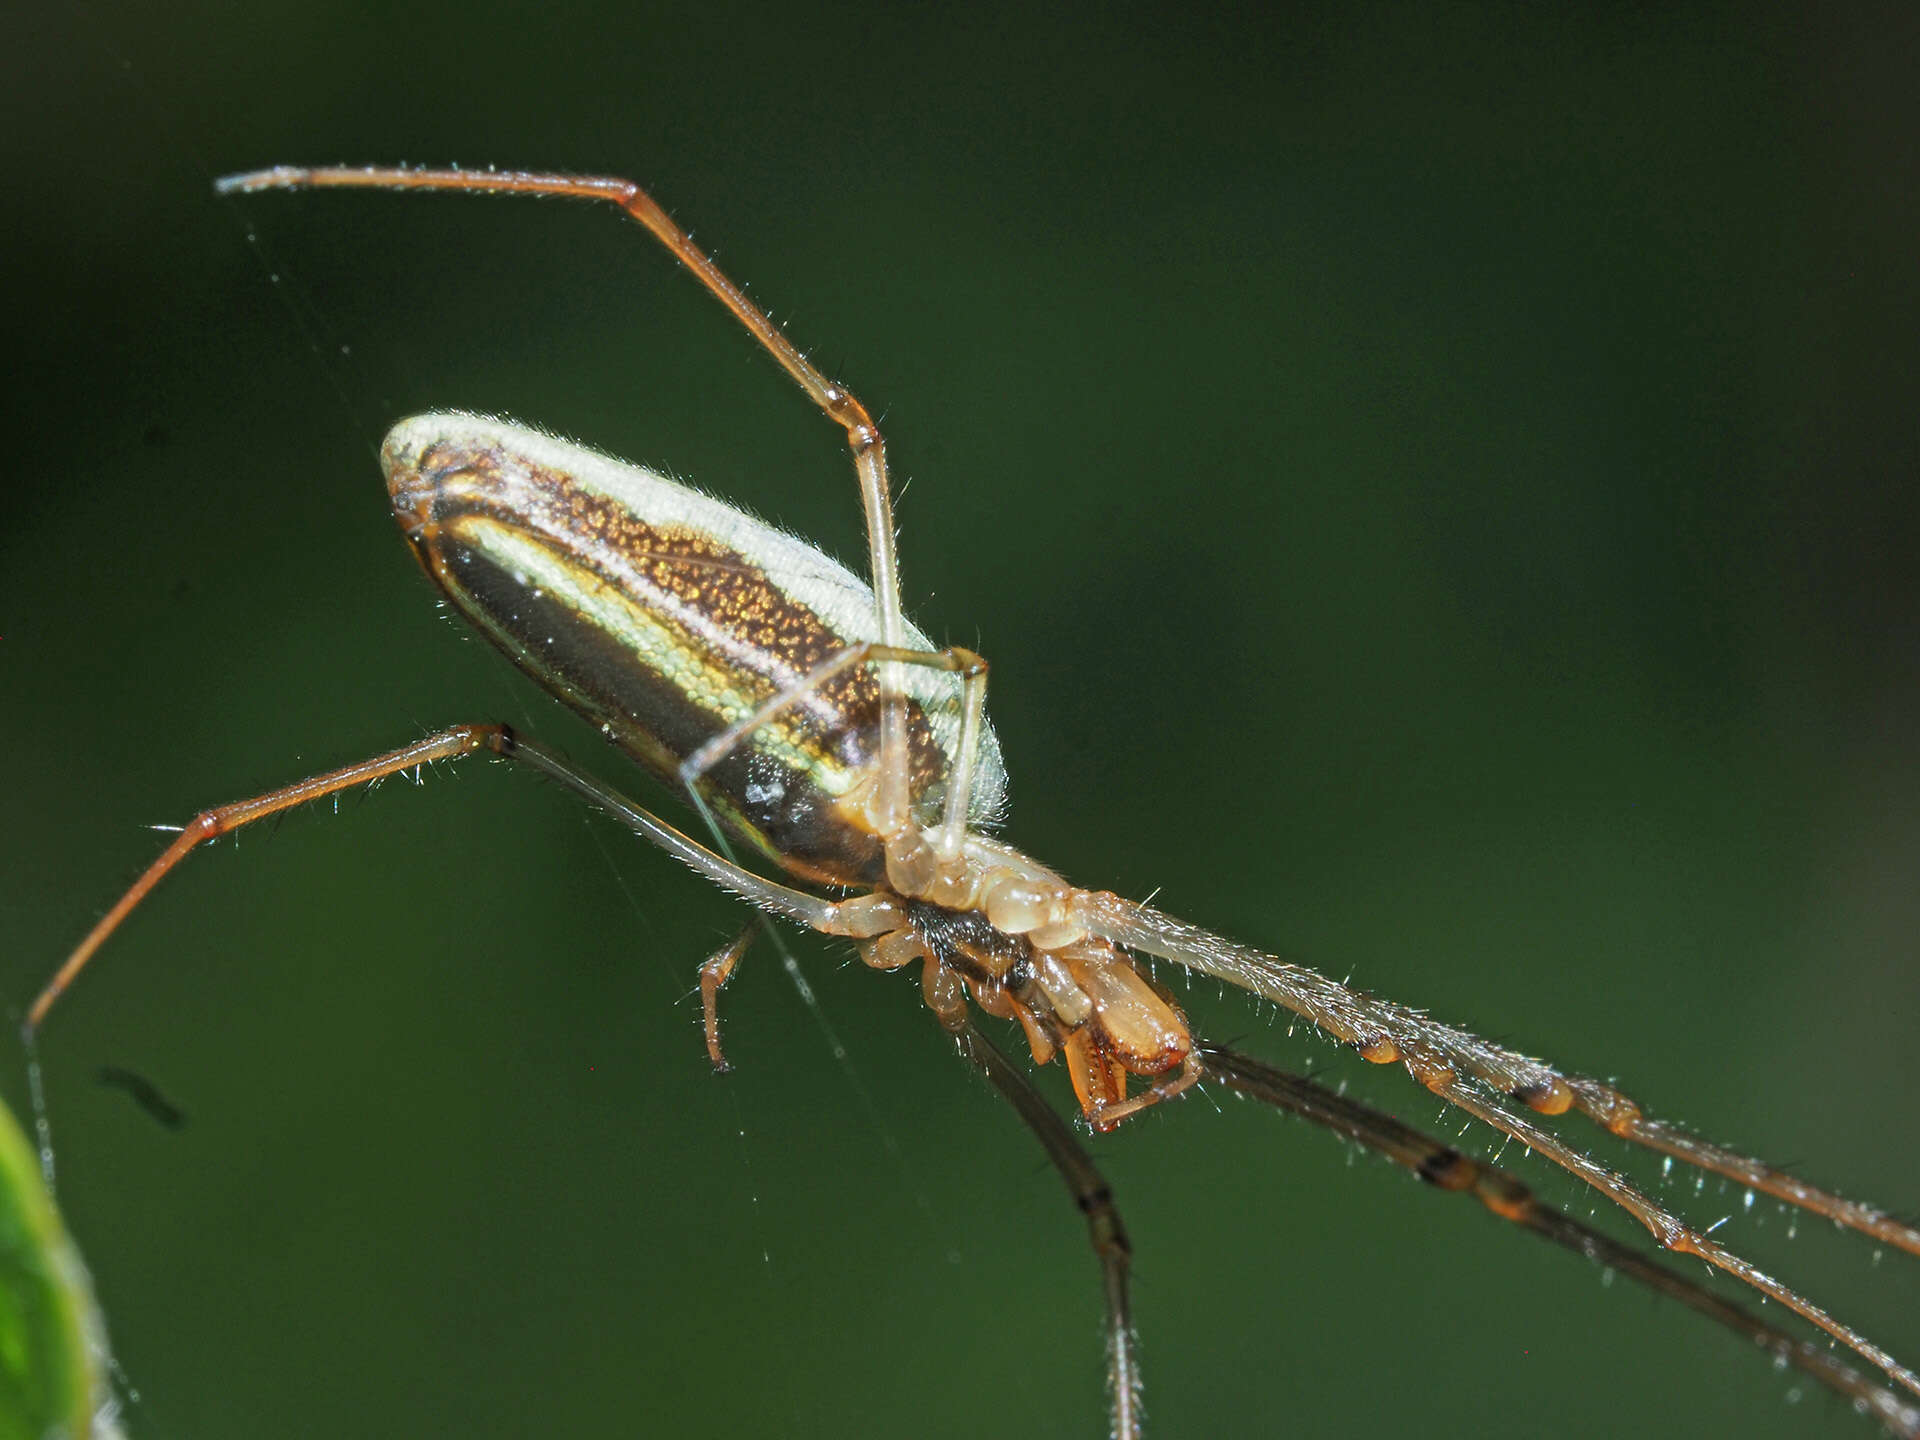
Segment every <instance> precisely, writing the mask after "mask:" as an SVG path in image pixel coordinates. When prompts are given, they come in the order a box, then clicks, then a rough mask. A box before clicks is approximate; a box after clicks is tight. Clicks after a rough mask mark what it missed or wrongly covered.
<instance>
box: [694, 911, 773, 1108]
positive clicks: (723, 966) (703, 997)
mask: <svg viewBox="0 0 1920 1440" xmlns="http://www.w3.org/2000/svg"><path fill="white" fill-rule="evenodd" d="M759 933H760V918H759V917H758V916H755V917H754V918H753V919H752V920H751V921H749V922H748V923H747V926H746V928H745V929H743V930H742V931H741V932H740V933H739V934H738V935H736V936H734V937H733V939H731V940H729V941H728V942H727V943H726V944H724V945H722V946H721V947H720V948H719V949H718V950H716V951H714V952H713V954H712V955H710V956H708V957H707V960H706V963H705V964H703V965H702V966H701V967H700V1021H701V1025H702V1026H703V1028H704V1029H705V1031H706V1035H707V1058H708V1059H710V1060H711V1061H713V1069H714V1073H715V1074H718V1075H724V1074H726V1073H727V1071H729V1070H731V1069H732V1068H733V1066H731V1065H729V1064H728V1063H727V1057H726V1055H725V1054H723V1053H722V1052H721V1049H720V987H721V986H723V985H725V984H726V983H727V981H729V980H731V979H732V978H733V972H734V968H735V967H736V966H737V965H739V963H740V957H741V956H742V955H745V954H746V953H747V947H748V946H750V945H752V944H753V939H754V936H756V935H758V934H759Z"/></svg>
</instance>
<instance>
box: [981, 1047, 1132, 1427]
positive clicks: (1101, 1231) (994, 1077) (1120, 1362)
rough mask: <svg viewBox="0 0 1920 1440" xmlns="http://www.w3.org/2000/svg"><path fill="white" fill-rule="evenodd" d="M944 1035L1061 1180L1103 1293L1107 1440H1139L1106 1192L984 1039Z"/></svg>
mask: <svg viewBox="0 0 1920 1440" xmlns="http://www.w3.org/2000/svg"><path fill="white" fill-rule="evenodd" d="M951 1033H952V1035H953V1037H954V1039H955V1041H956V1042H957V1043H958V1044H959V1047H960V1053H961V1055H962V1056H964V1057H965V1058H966V1060H967V1062H968V1063H969V1064H971V1065H972V1066H973V1067H974V1068H975V1069H976V1070H978V1071H979V1072H980V1073H981V1074H982V1075H984V1076H985V1077H986V1078H987V1081H988V1083H989V1084H991V1085H992V1086H993V1088H994V1089H995V1090H998V1091H999V1092H1000V1095H1001V1097H1002V1098H1003V1099H1005V1100H1006V1102H1007V1103H1008V1104H1009V1105H1011V1106H1013V1108H1014V1109H1015V1110H1016V1111H1017V1112H1018V1113H1019V1115H1020V1118H1021V1119H1022V1120H1024V1121H1025V1122H1026V1124H1027V1128H1028V1129H1029V1130H1031V1131H1033V1134H1034V1138H1035V1139H1037V1140H1038V1141H1039V1142H1040V1146H1041V1148H1042V1149H1044V1150H1045V1151H1046V1152H1047V1158H1048V1159H1049V1160H1051V1161H1052V1162H1053V1165H1054V1168H1055V1169H1056V1170H1058V1171H1059V1172H1060V1178H1061V1179H1062V1180H1064V1181H1066V1183H1067V1190H1068V1191H1069V1192H1070V1193H1071V1194H1072V1196H1073V1202H1074V1204H1075V1205H1076V1206H1078V1207H1079V1210H1080V1213H1081V1214H1082V1215H1084V1216H1086V1219H1087V1234H1088V1238H1089V1239H1090V1240H1091V1241H1092V1244H1093V1250H1094V1254H1095V1255H1097V1256H1098V1257H1099V1260H1100V1272H1101V1276H1102V1279H1103V1281H1104V1284H1105V1289H1106V1299H1107V1393H1108V1396H1109V1397H1110V1399H1111V1400H1112V1404H1113V1424H1112V1434H1113V1437H1114V1440H1139V1437H1140V1353H1139V1341H1138V1339H1137V1337H1136V1336H1135V1335H1134V1331H1133V1308H1132V1301H1131V1299H1130V1297H1129V1291H1128V1274H1129V1270H1130V1268H1131V1266H1132V1261H1133V1247H1132V1245H1131V1243H1130V1242H1129V1241H1128V1239H1127V1230H1126V1226H1125V1225H1124V1224H1122V1223H1121V1220H1120V1211H1119V1210H1118V1209H1117V1208H1116V1207H1115V1205H1114V1202H1113V1190H1112V1188H1111V1187H1110V1186H1109V1185H1108V1184H1107V1181H1106V1177H1105V1176H1103V1175H1102V1174H1101V1173H1100V1171H1099V1169H1098V1168H1097V1167H1096V1166H1095V1165H1094V1163H1093V1160H1092V1159H1091V1157H1089V1156H1088V1154H1087V1152H1086V1151H1085V1150H1084V1149H1082V1148H1081V1146H1080V1142H1079V1141H1078V1140H1076V1139H1075V1138H1074V1135H1073V1131H1072V1130H1071V1129H1070V1128H1068V1125H1067V1122H1066V1121H1064V1120H1062V1119H1061V1118H1060V1116H1059V1115H1058V1114H1056V1113H1055V1111H1054V1109H1053V1107H1052V1106H1050V1105H1048V1104H1047V1102H1046V1101H1045V1100H1044V1099H1043V1098H1042V1097H1041V1095H1040V1092H1039V1091H1037V1090H1035V1089H1034V1088H1033V1086H1032V1085H1031V1084H1029V1083H1028V1081H1027V1078H1026V1076H1025V1075H1023V1074H1022V1073H1021V1072H1020V1070H1019V1068H1018V1067H1017V1066H1015V1065H1014V1064H1013V1063H1012V1062H1011V1061H1010V1060H1008V1059H1007V1057H1006V1056H1005V1055H1004V1054H1002V1053H1001V1051H1000V1049H999V1048H998V1047H997V1046H996V1045H994V1043H993V1042H992V1041H991V1040H989V1039H987V1037H986V1036H985V1035H983V1034H981V1033H980V1031H978V1030H976V1029H975V1028H974V1027H973V1025H972V1024H971V1023H970V1022H965V1021H963V1022H962V1023H961V1024H960V1025H959V1026H957V1027H954V1028H952V1030H951Z"/></svg>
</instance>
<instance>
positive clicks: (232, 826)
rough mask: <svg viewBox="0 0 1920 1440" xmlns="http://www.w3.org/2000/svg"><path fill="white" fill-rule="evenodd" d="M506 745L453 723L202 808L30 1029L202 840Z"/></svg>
mask: <svg viewBox="0 0 1920 1440" xmlns="http://www.w3.org/2000/svg"><path fill="white" fill-rule="evenodd" d="M503 745H507V746H510V745H511V740H510V738H509V737H508V732H507V730H506V727H505V726H502V725H454V726H452V727H450V728H448V729H446V730H441V731H439V732H438V733H436V734H433V735H429V736H427V737H426V738H425V739H423V740H417V741H415V742H414V743H413V744H411V745H403V746H401V747H400V748H399V749H398V750H389V751H388V752H387V753H386V754H384V755H376V756H374V757H373V758H372V759H371V760H362V761H360V762H359V763H358V764H356V765H343V766H341V767H340V768H339V769H338V770H329V771H327V772H326V773H325V774H322V775H310V776H308V777H307V778H306V779H305V780H298V781H295V782H294V783H293V784H291V785H285V786H282V787H281V788H280V789H278V790H269V791H267V792H266V794H264V795H256V796H254V797H253V798H252V799H251V800H239V801H236V802H235V803H233V804H231V805H220V806H216V807H215V808H214V809H212V810H203V811H201V812H200V813H199V814H198V815H196V816H194V817H193V819H191V820H190V821H188V822H187V823H186V825H185V826H184V827H182V829H181V831H180V834H179V836H178V837H177V838H176V839H175V840H174V842H173V843H172V844H171V845H169V846H167V848H166V849H165V850H163V851H161V853H160V856H159V858H158V859H156V860H155V861H154V862H153V863H152V864H151V865H149V866H148V867H147V868H146V871H145V873H144V874H142V875H141V876H140V878H139V879H138V880H136V881H134V882H133V884H132V886H130V887H129V888H128V890H127V893H126V894H124V895H122V896H121V897H120V898H119V899H118V900H117V901H115V902H114V905H113V908H112V909H110V910H109V911H107V913H106V914H105V915H102V916H101V917H100V919H99V921H98V922H97V923H96V924H95V925H94V927H93V929H92V930H90V931H88V932H87V936H86V938H85V939H84V940H82V941H81V942H80V943H79V944H78V945H77V946H75V947H74V950H73V953H72V954H71V955H69V956H67V958H66V962H65V963H64V964H63V965H61V967H60V969H59V970H58V971H57V972H56V973H55V975H54V977H53V979H51V980H49V981H48V982H47V984H46V986H45V987H44V988H43V989H42V990H41V991H40V994H39V996H38V997H37V998H36V999H35V1000H34V1002H33V1006H32V1008H31V1009H29V1010H28V1011H27V1020H26V1028H27V1029H28V1030H30V1031H31V1030H37V1029H38V1028H39V1027H40V1022H41V1021H43V1020H44V1019H46V1017H47V1011H48V1010H50V1009H51V1008H52V1007H53V1002H54V1001H56V1000H58V999H59V998H60V996H61V995H62V994H63V993H64V992H65V990H66V988H67V987H68V986H69V985H71V984H72V983H73V978H74V976H76V975H78V974H79V973H80V971H81V969H82V968H84V967H85V965H86V963H87V961H89V960H91V959H92V958H93V955H94V952H95V951H96V950H98V949H99V948H100V947H101V946H102V945H103V944H105V943H106V940H107V937H108V936H110V935H111V934H113V932H114V931H115V930H117V929H119V928H120V922H121V921H123V920H125V919H126V918H127V916H128V915H130V914H132V913H133V910H134V907H136V906H137V905H139V903H140V902H141V901H142V900H144V899H146V898H147V896H148V895H150V894H151V893H152V892H153V888H154V886H156V885H158V884H159V883H160V882H161V881H162V880H164V879H166V878H167V876H168V875H169V874H170V873H172V871H173V869H174V867H175V866H177V865H178V864H179V863H180V862H181V861H182V860H184V859H186V858H187V856H188V855H190V854H192V853H193V851H194V850H195V849H196V848H197V847H199V846H200V845H203V844H205V843H206V842H207V841H209V840H212V839H214V838H215V837H216V836H219V835H225V834H228V833H230V832H231V831H234V830H238V829H239V828H240V827H241V826H243V825H251V824H252V823H253V822H254V821H256V820H264V819H266V818H267V817H268V816H269V815H278V814H279V813H280V812H281V811H283V810H291V809H293V808H294V807H295V806H297V805H305V804H306V803H307V802H308V801H310V800H319V799H321V798H322V797H324V796H327V795H336V794H338V793H339V792H340V791H342V790H351V789H353V788H354V787H355V786H357V785H371V784H373V783H374V782H376V781H379V780H384V779H386V777H387V776H389V775H398V774H401V773H402V772H404V771H407V770H416V771H417V770H418V769H419V768H420V767H421V766H423V765H431V764H433V763H434V762H435V761H436V760H456V759H458V758H459V757H461V756H462V755H470V754H472V753H473V752H474V751H475V750H481V749H493V750H499V749H501V748H502V746H503Z"/></svg>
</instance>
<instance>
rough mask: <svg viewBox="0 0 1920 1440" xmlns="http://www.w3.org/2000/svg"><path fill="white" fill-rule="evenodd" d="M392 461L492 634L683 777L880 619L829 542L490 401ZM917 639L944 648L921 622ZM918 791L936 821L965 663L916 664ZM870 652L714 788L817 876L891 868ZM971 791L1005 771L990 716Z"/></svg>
mask: <svg viewBox="0 0 1920 1440" xmlns="http://www.w3.org/2000/svg"><path fill="white" fill-rule="evenodd" d="M381 464H382V466H383V468H384V469H385V470H386V473H387V487H388V490H389V491H390V493H391V495H392V497H393V505H394V512H395V514H396V516H397V517H398V519H399V521H400V524H401V528H402V529H403V530H405V532H406V534H407V537H408V539H409V540H410V541H411V542H412V543H413V547H414V552H415V554H416V555H417V556H418V557H419V559H420V561H421V563H422V565H424V566H425V567H426V570H427V573H428V574H429V575H431V576H433V578H434V579H435V580H436V581H437V582H438V583H439V585H440V587H441V588H442V589H443V590H445V591H446V593H447V596H448V597H449V598H450V599H451V600H452V601H453V603H454V605H455V606H456V607H457V608H458V609H459V610H460V611H461V613H462V614H464V615H465V616H466V617H467V618H468V619H469V620H471V621H472V622H473V623H474V624H475V625H476V626H477V627H478V628H479V629H480V630H481V632H482V633H484V634H485V635H486V636H487V637H488V638H489V639H491V640H492V641H493V642H494V643H495V644H496V645H498V646H499V647H500V648H501V649H502V650H503V651H505V652H506V653H507V654H508V655H509V656H511V657H512V658H513V660H514V662H515V663H516V664H518V665H519V666H520V667H521V668H522V669H523V670H525V671H527V673H528V674H530V675H532V676H533V677H534V678H535V679H537V680H539V681H540V683H541V684H542V685H544V686H546V688H547V689H548V690H550V691H552V692H553V694H555V695H557V696H558V697H560V698H561V699H562V700H564V701H566V702H567V703H568V704H570V705H572V706H574V707H575V708H576V709H578V710H580V711H581V712H582V713H584V714H586V715H588V716H590V717H591V718H592V719H594V720H595V721H597V722H598V723H599V724H600V725H601V727H602V729H603V730H604V731H605V732H606V734H607V735H608V736H609V737H610V738H611V739H613V740H614V741H615V742H616V743H617V744H619V745H620V746H621V747H622V748H623V749H625V750H626V751H627V752H628V753H629V754H631V755H633V756H634V757H635V758H636V759H638V760H640V761H642V762H643V763H644V764H646V765H647V766H648V767H649V768H650V769H652V770H654V771H655V772H656V773H658V774H660V775H661V776H662V777H664V778H666V779H668V780H669V781H673V780H675V777H676V770H677V767H678V766H679V764H680V762H681V761H683V760H684V759H686V757H687V756H688V755H690V754H691V753H692V752H693V751H694V750H696V749H697V748H699V746H700V745H701V744H703V743H704V742H705V741H707V740H709V739H711V738H712V737H713V736H715V735H717V734H719V733H721V732H722V731H724V730H726V729H727V728H728V727H729V726H731V725H733V724H735V723H737V722H739V721H741V720H743V719H745V718H746V717H747V716H749V715H751V714H753V712H754V711H755V710H756V709H758V708H759V707H760V706H761V705H762V704H764V703H765V702H766V701H767V700H769V699H771V698H772V697H773V696H775V695H777V694H779V693H780V692H781V691H782V690H784V689H786V688H788V687H790V686H792V685H794V684H795V683H796V682H798V681H800V680H802V679H803V678H805V677H806V676H807V675H808V674H810V673H811V672H812V671H813V670H814V669H815V668H816V667H817V666H819V665H821V664H822V663H823V662H825V661H827V660H829V659H831V658H833V657H834V656H835V655H837V654H839V653H840V652H841V651H843V650H845V649H846V648H848V647H849V646H851V645H854V644H858V643H860V642H863V641H877V640H879V638H880V634H879V619H878V616H877V614H876V613H875V608H874V601H873V592H872V591H871V590H870V589H869V588H868V587H867V586H866V585H865V584H864V583H862V582H861V580H860V579H859V578H858V577H857V576H855V575H854V574H853V573H852V572H850V571H849V570H847V569H846V567H845V566H843V565H841V564H839V563H838V562H836V561H834V560H831V559H829V558H828V557H827V556H825V555H823V554H821V553H820V552H819V551H818V550H816V549H814V548H813V547H812V546H811V545H808V544H806V543H805V542H804V541H801V540H798V539H796V538H795V537H793V536H791V535H788V534H786V533H785V532H783V531H780V530H778V529H775V528H774V527H773V526H770V525H767V524H764V523H763V522H761V521H759V520H756V519H754V518H753V517H752V516H750V515H746V514H744V513H742V512H741V511H739V510H736V509H734V508H733V507H732V506H730V505H727V504H724V503H723V502H721V501H719V500H715V499H713V498H712V497H711V496H707V495H702V494H700V493H699V492H698V491H695V490H691V489H689V488H687V487H686V486H684V485H681V484H678V483H676V482H675V481H672V480H669V479H667V478H665V477H664V476H661V475H658V474H656V473H654V472H653V471H650V470H646V469H643V468H641V467H639V466H635V465H628V464H625V463H623V462H621V461H618V460H614V459H611V458H609V457H607V456H605V455H601V454H599V453H597V452H596V451H593V450H589V449H586V448H585V447H583V446H579V445H573V444H570V443H568V442H566V441H562V440H556V439H554V438H552V437H551V436H547V435H542V434H540V433H539V432H537V431H532V430H527V429H523V428H521V427H519V426H516V425H510V424H507V423H506V422H504V421H499V420H491V419H487V418H485V417H482V416H473V415H461V414H441V415H420V416H415V417H413V418H412V419H409V420H403V421H401V422H400V423H399V424H398V425H396V426H394V427H393V429H392V430H391V431H389V432H388V434H387V438H386V441H385V443H384V444H383V445H382V447H381ZM907 644H908V645H910V646H913V647H916V648H926V649H931V648H932V646H931V644H930V642H929V641H928V640H927V638H926V637H925V636H924V635H922V634H921V633H920V632H919V631H917V630H911V629H910V633H909V635H908V638H907ZM903 678H904V680H905V682H906V686H907V691H908V695H909V706H908V711H909V716H908V718H909V736H910V745H911V758H912V778H913V794H914V800H915V807H916V811H917V812H918V813H919V814H920V816H921V818H922V819H923V820H925V821H927V822H931V821H933V820H935V819H937V818H938V811H939V804H940V801H941V798H942V795H943V794H944V786H945V782H946V776H947V772H948V769H949V766H950V764H951V762H952V758H953V756H952V749H953V746H954V744H955V743H956V740H957V736H958V730H959V714H960V685H959V682H958V680H957V679H956V678H955V677H953V676H952V675H949V674H946V673H942V672H938V671H933V670H927V669H922V668H919V667H903ZM878 733H879V688H878V684H877V682H876V680H875V678H874V674H873V669H872V667H871V666H865V665H863V666H857V667H854V668H851V669H849V670H846V671H844V672H842V673H841V674H840V675H838V676H836V677H834V678H833V679H832V680H830V681H828V682H827V683H825V684H824V685H822V686H820V688H819V689H818V690H817V691H815V692H813V693H811V694H809V695H807V696H806V697H805V698H804V699H802V700H800V701H799V702H797V703H796V704H794V705H792V706H790V707H789V708H788V709H787V710H786V711H785V712H783V713H782V714H781V715H780V716H778V717H777V718H776V719H774V720H771V721H769V722H768V723H767V724H765V725H763V726H761V727H760V728H759V729H758V730H756V731H755V732H754V733H753V734H752V736H751V737H750V738H749V739H748V740H747V741H746V742H743V743H742V744H741V745H740V746H739V747H737V748H736V749H735V750H734V751H733V752H732V753H731V754H729V755H728V756H726V757H725V758H723V759H722V760H721V761H720V762H719V763H718V764H716V765H715V766H714V767H713V769H712V770H710V771H709V772H708V773H707V775H706V776H705V778H704V779H703V780H702V781H701V782H700V789H701V793H702V796H703V797H704V798H705V800H706V801H707V803H708V804H709V805H711V806H712V807H713V808H714V810H715V811H716V812H717V813H718V814H719V815H720V816H721V818H722V819H723V821H724V822H725V823H726V824H727V825H728V827H729V828H730V829H732V830H733V831H734V832H735V833H736V834H738V835H740V836H741V837H742V838H744V839H746V840H747V841H749V842H750V843H752V844H754V845H756V846H758V847H759V848H760V849H761V850H763V851H764V852H765V853H767V854H768V855H770V856H772V857H773V858H774V859H775V860H777V861H779V863H780V864H782V865H783V866H785V867H786V868H787V869H789V870H791V871H793V872H794V873H796V874H799V875H803V876H806V877H807V878H810V879H814V880H818V881H824V882H829V883H835V884H847V885H854V884H871V883H875V882H877V881H878V880H879V879H880V878H881V876H882V873H883V872H882V864H881V858H880V851H879V844H878V841H877V840H876V838H875V837H874V836H873V835H872V834H871V833H869V832H867V831H866V830H864V829H862V828H860V827H859V826H858V825H857V824H855V823H853V822H852V821H851V820H850V819H849V818H848V816H847V815H846V814H844V813H843V812H841V811H840V810H838V809H836V807H835V805H834V801H836V800H837V799H839V798H841V797H842V796H844V795H846V794H848V793H849V792H850V791H851V790H853V789H854V787H855V786H856V785H857V784H858V783H860V781H861V780H862V779H863V777H864V774H865V769H866V767H867V766H869V765H870V763H871V762H872V760H873V759H874V753H875V747H876V744H877V740H878ZM982 752H983V753H982V755H981V757H980V763H979V767H978V769H977V770H976V772H975V781H974V786H973V794H972V796H971V799H970V807H969V808H970V813H971V815H972V816H973V818H974V819H976V820H977V821H980V822H982V823H984V822H987V821H989V820H991V819H992V818H994V817H995V815H996V814H997V812H998V809H999V807H1000V804H1001V799H1002V796H1003V794H1004V792H1005V783H1006V782H1005V771H1004V769H1003V768H1002V766H1001V763H1000V756H999V747H998V745H997V743H996V742H995V740H994V738H993V735H992V732H991V731H990V730H989V731H988V732H987V733H986V735H985V738H984V740H983V742H982Z"/></svg>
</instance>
